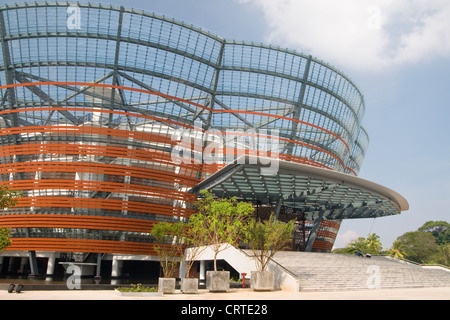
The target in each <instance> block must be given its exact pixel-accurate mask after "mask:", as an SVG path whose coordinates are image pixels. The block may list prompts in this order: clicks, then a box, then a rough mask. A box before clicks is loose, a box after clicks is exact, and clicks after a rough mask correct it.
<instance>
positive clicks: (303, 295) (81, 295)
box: [0, 287, 450, 301]
mask: <svg viewBox="0 0 450 320" xmlns="http://www.w3.org/2000/svg"><path fill="white" fill-rule="evenodd" d="M0 300H245V301H248V300H450V287H437V288H411V289H381V290H354V291H335V292H289V291H272V292H255V291H253V290H251V289H231V290H230V291H229V292H226V293H210V292H209V291H207V290H199V292H198V293H197V294H182V293H180V292H179V291H176V293H175V294H166V295H164V296H162V297H126V296H120V295H118V294H116V293H115V292H114V290H61V291H60V290H49V291H38V290H32V291H26V290H24V291H23V292H21V293H8V292H7V291H6V290H2V291H0Z"/></svg>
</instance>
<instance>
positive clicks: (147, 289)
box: [117, 283, 158, 292]
mask: <svg viewBox="0 0 450 320" xmlns="http://www.w3.org/2000/svg"><path fill="white" fill-rule="evenodd" d="M117 290H119V291H120V292H158V288H156V287H143V286H142V284H141V283H138V284H130V287H119V288H117Z"/></svg>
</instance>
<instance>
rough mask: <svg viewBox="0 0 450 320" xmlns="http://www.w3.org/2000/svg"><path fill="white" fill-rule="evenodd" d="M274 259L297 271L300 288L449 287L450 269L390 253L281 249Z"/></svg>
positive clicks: (307, 289)
mask: <svg viewBox="0 0 450 320" xmlns="http://www.w3.org/2000/svg"><path fill="white" fill-rule="evenodd" d="M274 260H275V261H276V263H277V264H279V265H281V266H282V267H283V268H286V269H287V270H289V272H290V273H292V274H295V275H296V277H297V282H298V286H299V287H298V290H299V291H338V290H364V289H388V288H414V287H418V288H419V287H450V270H445V269H429V268H425V267H422V266H418V265H414V264H411V263H406V262H403V261H400V260H395V259H392V258H389V257H381V256H375V257H371V258H366V257H358V256H356V255H346V254H331V253H306V252H288V251H283V252H278V253H277V254H276V255H275V257H274Z"/></svg>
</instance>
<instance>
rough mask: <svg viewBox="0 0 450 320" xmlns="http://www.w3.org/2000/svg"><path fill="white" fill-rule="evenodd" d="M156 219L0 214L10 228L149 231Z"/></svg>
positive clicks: (1, 221)
mask: <svg viewBox="0 0 450 320" xmlns="http://www.w3.org/2000/svg"><path fill="white" fill-rule="evenodd" d="M155 223H158V221H151V220H144V219H132V218H116V217H104V216H92V215H67V214H23V215H4V216H0V224H1V225H2V226H3V227H11V228H74V229H99V230H117V231H130V232H143V233H150V232H151V230H152V228H153V225H154V224H155Z"/></svg>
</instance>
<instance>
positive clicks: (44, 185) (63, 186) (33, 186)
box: [5, 179, 196, 202]
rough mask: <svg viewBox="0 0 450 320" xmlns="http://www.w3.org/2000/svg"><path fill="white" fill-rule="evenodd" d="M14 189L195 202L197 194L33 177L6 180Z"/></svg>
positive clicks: (138, 186) (122, 184)
mask: <svg viewBox="0 0 450 320" xmlns="http://www.w3.org/2000/svg"><path fill="white" fill-rule="evenodd" d="M5 184H6V185H8V187H9V188H11V189H12V190H45V189H56V190H79V191H104V192H111V193H124V194H137V195H144V196H148V197H158V198H166V199H172V200H185V201H188V202H194V201H195V200H196V195H194V194H192V193H188V192H183V191H177V190H171V189H166V188H160V187H151V186H143V185H136V184H130V183H116V182H111V181H106V182H105V181H91V180H68V179H33V180H15V181H5Z"/></svg>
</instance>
